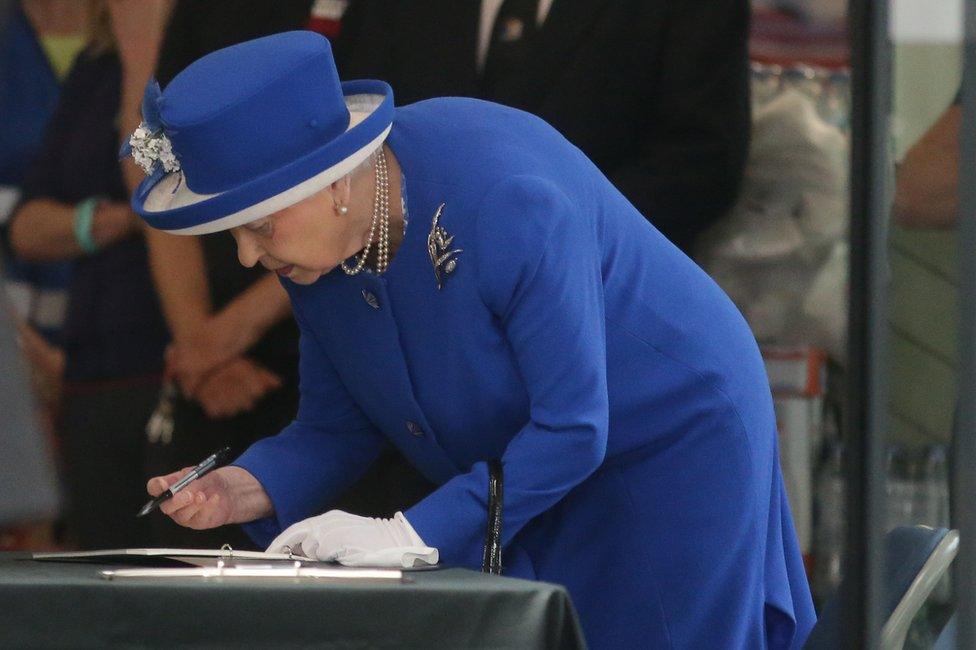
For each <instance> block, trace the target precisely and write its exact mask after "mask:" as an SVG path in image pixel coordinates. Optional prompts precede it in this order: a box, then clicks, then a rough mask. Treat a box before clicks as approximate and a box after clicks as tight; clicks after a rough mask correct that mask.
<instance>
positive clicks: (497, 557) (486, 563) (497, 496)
mask: <svg viewBox="0 0 976 650" xmlns="http://www.w3.org/2000/svg"><path fill="white" fill-rule="evenodd" d="M503 483H504V476H503V472H502V462H501V461H500V460H497V459H495V460H490V461H488V527H487V529H486V530H485V552H484V556H483V558H482V561H481V571H482V573H494V574H495V575H501V574H502V499H503V497H504V490H503Z"/></svg>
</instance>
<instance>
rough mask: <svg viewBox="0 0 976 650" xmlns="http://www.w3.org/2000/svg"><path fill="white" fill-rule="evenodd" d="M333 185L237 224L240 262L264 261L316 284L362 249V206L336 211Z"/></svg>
mask: <svg viewBox="0 0 976 650" xmlns="http://www.w3.org/2000/svg"><path fill="white" fill-rule="evenodd" d="M335 205H336V204H335V201H334V199H333V192H332V190H330V189H326V190H323V191H321V192H319V193H318V194H315V195H313V196H310V197H309V198H307V199H305V200H304V201H301V202H299V203H296V204H294V205H292V206H290V207H287V208H285V209H284V210H279V211H278V212H275V213H274V214H272V215H269V216H267V217H264V218H263V219H258V220H257V221H252V222H251V223H248V224H245V225H243V226H238V227H237V228H233V229H232V230H231V231H230V232H231V234H232V235H233V236H234V239H235V240H237V257H238V259H239V260H240V262H241V264H243V265H244V266H246V267H252V266H254V265H255V264H261V265H262V266H264V267H265V268H267V269H269V270H271V271H275V272H276V273H278V275H281V276H283V277H287V278H288V279H290V280H292V281H293V282H296V283H298V284H312V283H313V282H315V281H316V280H318V279H319V277H320V276H322V275H324V274H326V273H328V272H329V271H331V270H332V269H334V268H335V267H336V266H338V265H339V264H340V263H341V262H342V261H343V260H345V259H347V258H349V257H351V256H352V255H354V254H355V253H356V252H357V251H359V250H360V249H362V247H363V246H364V244H365V242H364V241H363V229H364V227H363V224H362V223H361V221H362V219H361V218H356V217H354V216H353V215H355V214H361V212H360V211H359V210H356V211H353V210H350V211H349V213H348V214H345V215H339V214H337V211H336V207H335Z"/></svg>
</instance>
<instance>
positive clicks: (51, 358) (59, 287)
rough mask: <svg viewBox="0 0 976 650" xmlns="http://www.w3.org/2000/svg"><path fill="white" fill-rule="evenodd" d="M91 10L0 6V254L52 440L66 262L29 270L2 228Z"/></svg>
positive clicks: (46, 0)
mask: <svg viewBox="0 0 976 650" xmlns="http://www.w3.org/2000/svg"><path fill="white" fill-rule="evenodd" d="M89 9H90V3H89V2H86V1H83V2H79V1H78V0H21V1H19V2H7V3H3V4H2V5H0V115H2V116H3V121H2V123H0V252H2V254H3V257H4V264H3V271H2V279H3V286H4V288H5V289H6V291H5V293H6V298H8V299H9V300H10V306H11V307H12V309H13V313H14V315H15V317H16V319H17V327H18V330H19V342H20V344H21V346H22V348H23V349H24V351H25V353H26V355H27V357H28V359H29V361H30V371H31V380H32V381H31V383H32V385H33V388H34V394H35V396H36V397H37V406H38V409H37V413H38V417H39V419H40V422H41V428H42V430H43V431H44V432H45V433H46V434H47V435H48V436H49V437H52V436H53V432H54V419H55V417H56V413H57V409H58V401H59V397H60V383H61V374H62V372H63V369H64V355H63V353H62V351H61V349H60V347H59V343H60V333H61V327H62V325H63V323H64V314H65V305H66V303H67V284H68V279H69V277H70V270H71V265H70V263H68V262H53V263H46V264H37V263H31V262H28V261H26V260H23V259H20V258H18V257H16V256H15V255H13V254H12V251H11V250H10V246H9V240H8V237H7V234H8V230H7V225H8V223H9V218H10V215H11V212H12V211H13V208H14V207H15V206H16V205H17V202H18V200H19V198H20V189H21V184H22V183H23V180H24V174H25V173H26V171H27V169H28V167H30V165H31V163H32V162H33V160H34V158H35V157H36V156H37V153H38V150H39V149H40V147H41V142H42V139H43V136H44V129H45V128H46V127H47V124H48V121H49V120H50V119H51V115H52V114H53V113H54V109H55V106H56V105H57V101H58V95H59V93H60V89H61V83H62V82H63V81H64V78H65V77H66V76H67V74H68V71H69V70H70V69H71V66H72V65H73V63H74V60H75V57H76V56H77V54H78V52H80V51H81V49H82V47H84V45H85V41H86V39H87V36H86V30H87V23H88V15H89ZM51 543H53V531H52V528H51V526H50V525H49V524H45V525H43V526H35V527H32V528H31V529H30V530H26V529H21V530H18V531H8V533H7V534H6V535H3V536H2V540H0V549H3V548H13V547H24V546H25V544H29V545H30V546H31V547H33V548H36V547H38V546H49V545H50V544H51Z"/></svg>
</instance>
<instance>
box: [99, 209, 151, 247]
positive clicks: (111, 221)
mask: <svg viewBox="0 0 976 650" xmlns="http://www.w3.org/2000/svg"><path fill="white" fill-rule="evenodd" d="M141 230H142V222H141V221H140V219H139V217H138V216H137V215H136V213H135V212H133V211H132V208H130V207H129V204H128V203H125V202H123V201H102V202H101V203H99V204H98V208H97V209H96V210H95V215H94V218H93V219H92V239H93V240H94V241H95V243H96V244H97V245H98V247H99V248H105V247H106V246H110V245H111V244H114V243H115V242H117V241H119V240H120V239H125V238H126V237H128V236H130V235H132V234H134V233H137V232H141Z"/></svg>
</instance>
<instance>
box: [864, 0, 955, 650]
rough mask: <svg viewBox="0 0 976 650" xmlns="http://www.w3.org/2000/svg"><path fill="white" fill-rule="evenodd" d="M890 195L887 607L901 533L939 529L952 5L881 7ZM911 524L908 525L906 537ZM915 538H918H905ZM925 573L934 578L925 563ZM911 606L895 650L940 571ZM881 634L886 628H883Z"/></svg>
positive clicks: (942, 602)
mask: <svg viewBox="0 0 976 650" xmlns="http://www.w3.org/2000/svg"><path fill="white" fill-rule="evenodd" d="M888 9H889V19H890V29H889V38H890V47H891V49H890V52H891V72H892V98H891V108H890V122H889V123H890V126H891V138H890V158H891V160H892V161H893V169H892V179H893V183H892V185H893V196H892V200H891V203H892V208H891V215H890V231H889V236H888V265H889V273H890V277H889V279H888V280H889V281H888V283H887V286H886V291H887V305H888V313H887V332H886V334H887V341H886V346H887V354H888V372H889V375H888V382H887V385H888V395H887V400H886V401H887V404H886V407H887V410H886V417H887V429H886V431H885V432H884V441H883V442H884V445H885V447H884V454H885V477H886V489H885V495H884V496H885V503H886V517H885V520H884V533H885V535H886V537H885V539H886V542H887V544H886V551H887V554H886V562H887V563H888V564H887V566H885V568H884V572H883V573H884V577H883V579H884V581H885V583H886V585H887V587H888V589H889V594H888V596H889V599H888V600H889V603H886V605H887V606H888V607H889V608H890V606H892V605H893V604H894V603H895V602H897V599H898V598H899V596H900V595H901V591H902V590H903V586H904V585H903V584H900V582H899V578H901V579H902V582H903V580H904V579H905V578H910V577H912V575H913V573H915V572H917V571H918V570H920V569H921V565H920V564H919V563H920V562H922V561H923V560H924V557H925V555H924V553H923V549H922V548H921V547H918V548H912V546H911V545H910V544H908V543H907V542H906V543H905V545H904V546H896V545H895V542H896V541H898V540H902V541H904V540H909V539H912V538H910V537H907V536H906V537H899V536H900V535H908V533H907V532H906V531H907V530H908V527H917V526H927V527H931V528H935V529H941V528H948V527H949V525H950V522H949V487H948V486H949V461H950V456H951V452H950V448H949V443H950V440H951V436H952V431H953V426H954V419H955V416H954V414H955V411H956V399H957V397H956V396H957V381H958V370H959V347H958V329H959V320H958V314H959V308H958V291H959V281H960V278H959V268H958V260H957V255H956V250H957V246H958V242H957V231H956V214H957V207H958V192H957V185H958V162H959V145H958V142H959V123H960V112H961V107H960V106H959V105H958V101H957V100H958V96H959V89H960V78H961V72H962V56H961V54H962V50H961V34H962V4H961V2H939V3H929V2H925V3H923V2H920V1H918V0H891V1H890V2H889V6H888ZM918 530H919V529H916V531H918ZM916 536H917V538H918V540H921V538H922V534H921V533H916ZM927 570H930V571H934V570H935V569H934V568H932V567H929V568H928V569H927ZM919 601H920V602H918V603H916V606H917V613H916V614H915V615H914V616H913V617H911V618H912V620H913V622H912V623H911V626H910V627H909V628H908V629H907V630H905V632H904V633H905V634H906V641H905V647H906V648H931V647H933V646H934V644H935V642H936V640H937V638H938V636H939V634H940V632H941V631H942V629H943V627H944V626H945V624H946V622H947V619H948V617H949V614H950V612H951V608H952V602H951V584H950V580H949V578H948V576H946V577H944V578H942V579H941V580H940V581H938V583H937V584H936V586H935V587H934V589H933V590H932V591H931V593H929V594H928V595H927V597H925V595H924V594H923V597H922V598H920V599H919ZM889 627H890V628H891V629H889V630H887V631H888V632H889V633H893V634H900V633H901V632H900V631H897V632H893V631H892V630H896V629H897V628H898V625H897V622H890V623H889Z"/></svg>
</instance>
